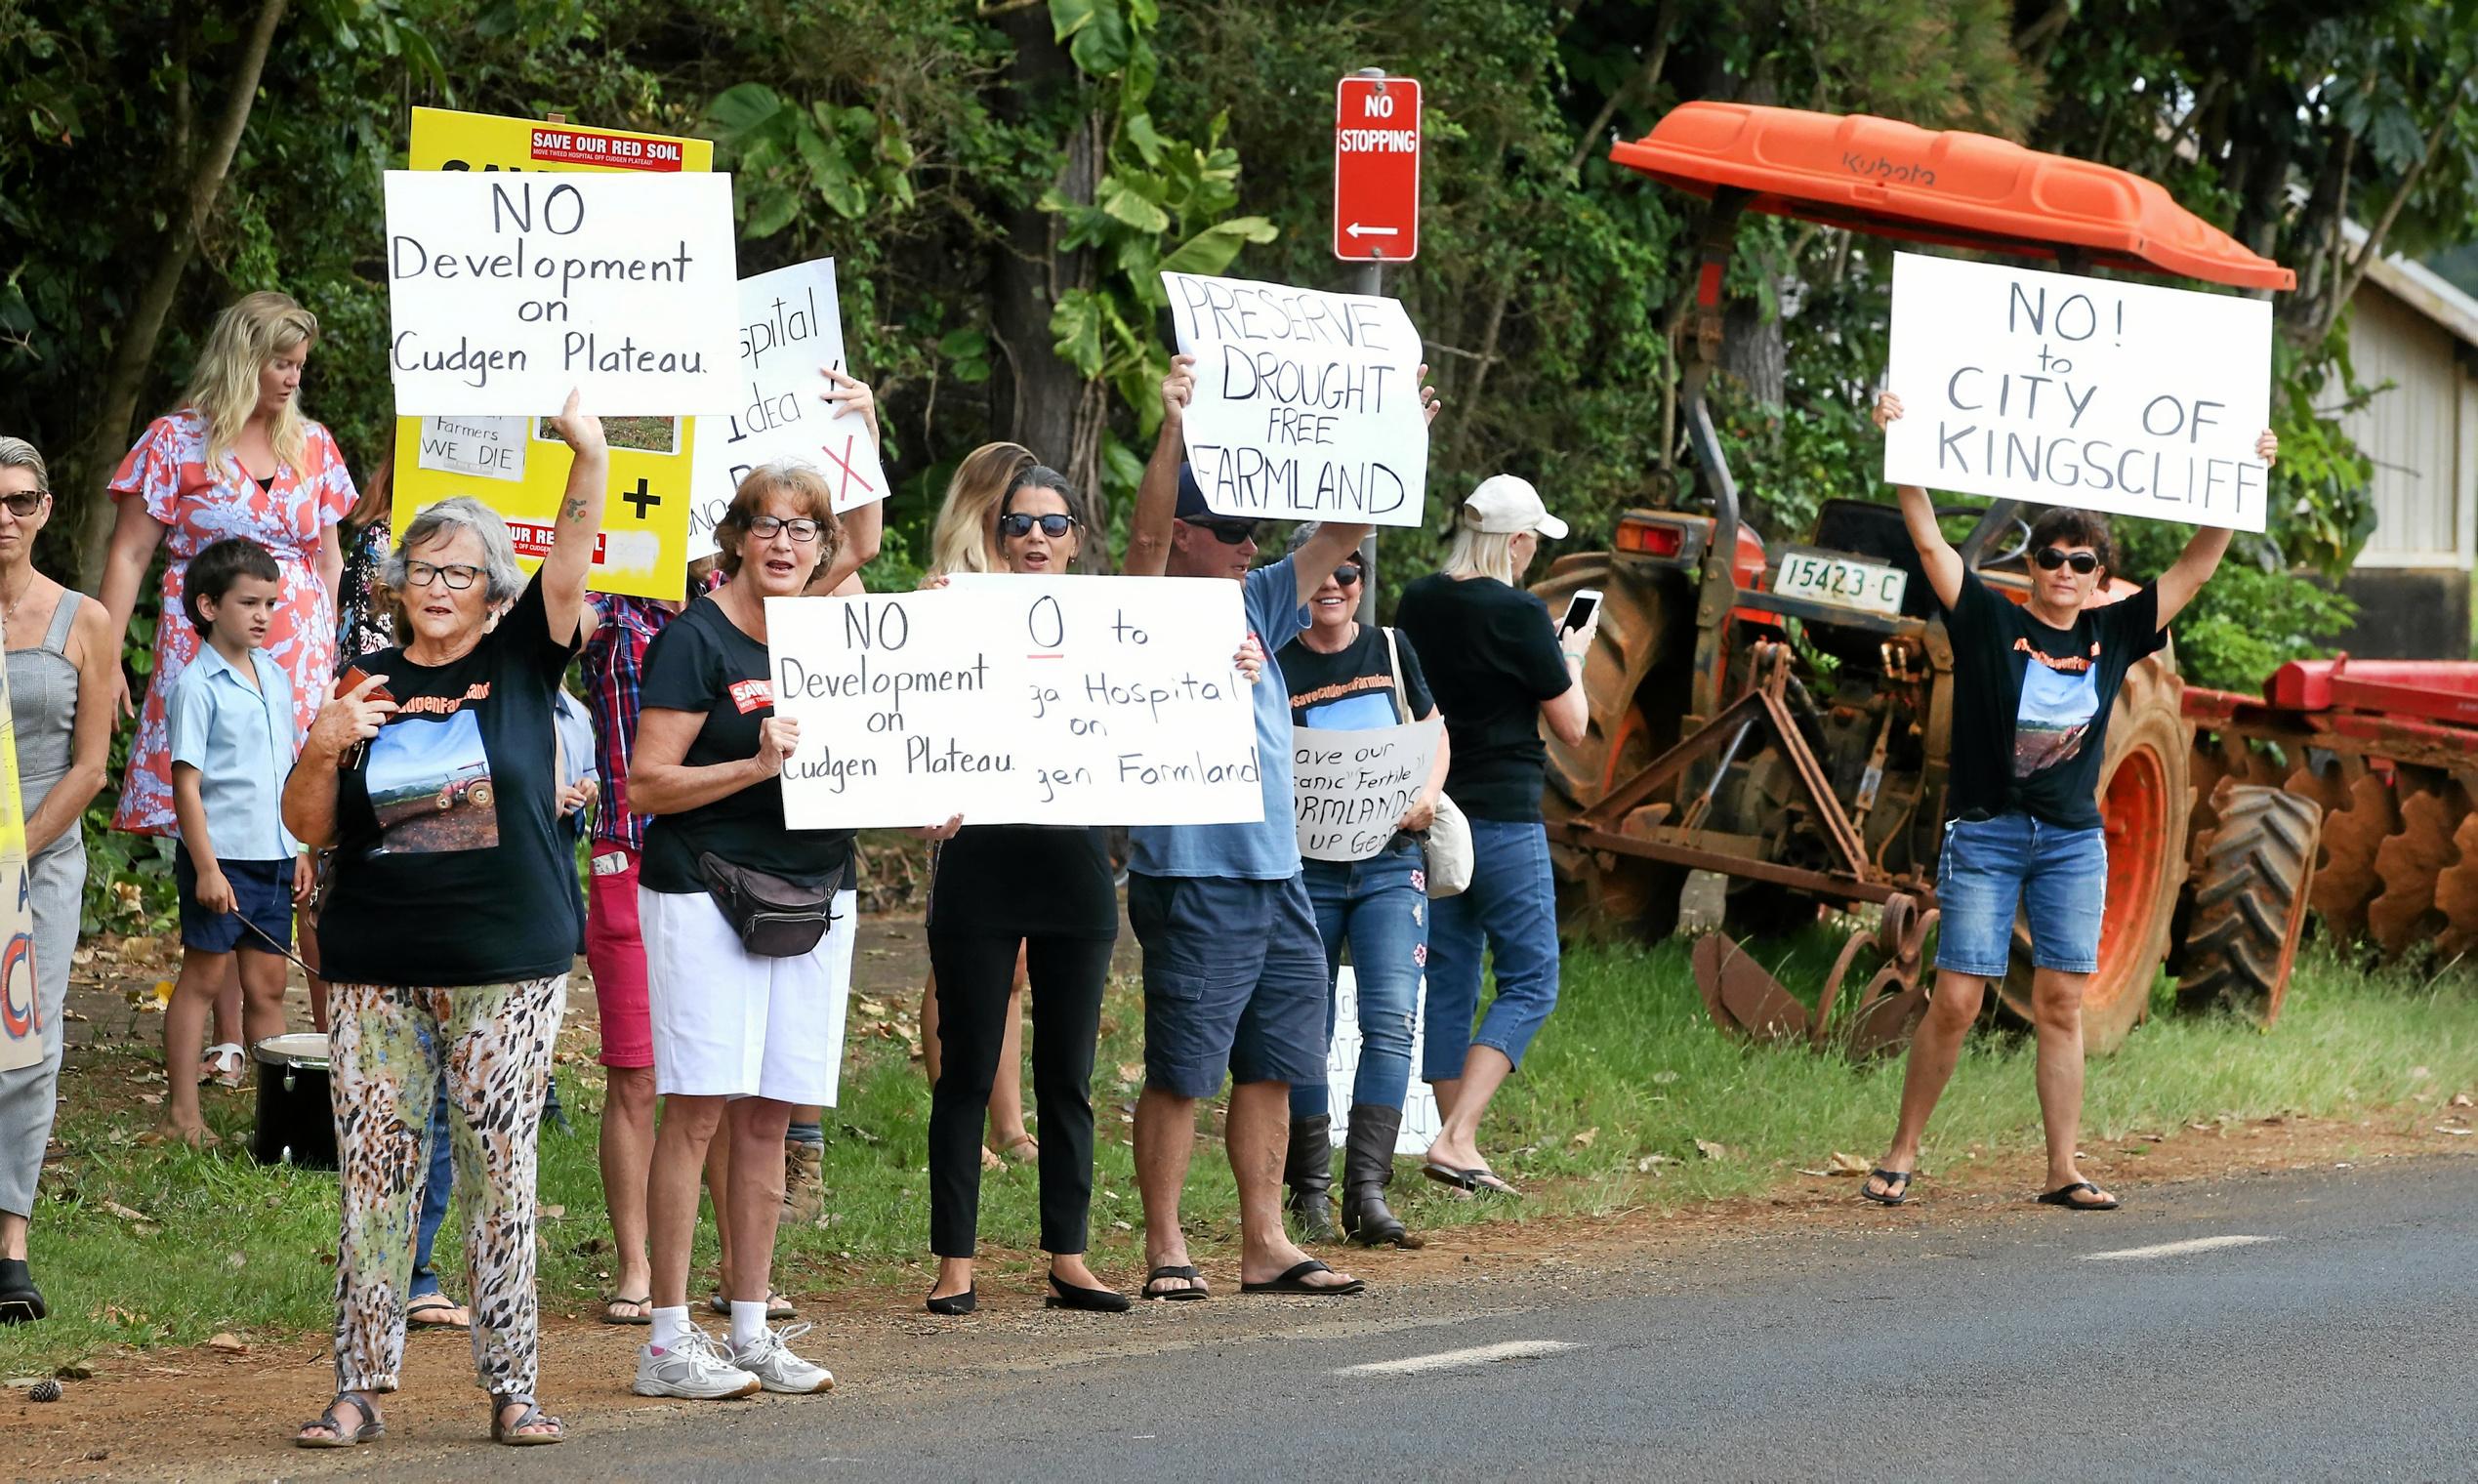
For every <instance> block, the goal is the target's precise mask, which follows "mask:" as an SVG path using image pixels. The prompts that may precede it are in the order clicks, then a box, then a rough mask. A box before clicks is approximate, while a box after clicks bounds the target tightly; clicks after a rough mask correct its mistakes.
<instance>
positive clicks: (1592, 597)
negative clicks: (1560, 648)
mask: <svg viewBox="0 0 2478 1484" xmlns="http://www.w3.org/2000/svg"><path fill="white" fill-rule="evenodd" d="M1599 611H1600V590H1599V589H1598V588H1577V589H1576V590H1575V596H1574V597H1572V598H1567V599H1566V616H1565V617H1564V618H1561V619H1559V620H1558V621H1557V632H1558V633H1560V634H1577V633H1580V632H1582V630H1583V628H1584V626H1585V625H1587V624H1589V623H1590V622H1591V615H1593V614H1594V613H1597V612H1599Z"/></svg>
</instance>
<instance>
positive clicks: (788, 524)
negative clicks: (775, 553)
mask: <svg viewBox="0 0 2478 1484" xmlns="http://www.w3.org/2000/svg"><path fill="white" fill-rule="evenodd" d="M818 530H819V526H818V524H817V522H816V521H814V520H811V519H809V518H808V517H807V516H805V515H795V516H794V517H792V518H791V519H789V520H786V519H784V518H783V517H782V516H780V515H756V516H752V517H751V518H750V520H749V534H750V535H752V536H755V537H756V538H757V539H758V540H760V541H771V540H773V539H774V538H775V535H776V534H777V533H778V532H779V533H781V534H785V535H788V536H790V537H791V538H792V539H793V540H794V541H797V542H799V543H801V544H802V545H803V546H806V545H807V544H808V543H810V542H812V541H815V540H816V539H817V532H818Z"/></svg>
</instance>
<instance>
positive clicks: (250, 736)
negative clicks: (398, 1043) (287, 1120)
mask: <svg viewBox="0 0 2478 1484" xmlns="http://www.w3.org/2000/svg"><path fill="white" fill-rule="evenodd" d="M283 578H284V574H283V572H282V570H281V569H280V568H278V567H277V566H276V565H275V558H274V557H273V556H270V555H268V551H267V549H266V548H265V547H263V546H260V545H259V544H258V543H257V542H255V541H251V540H248V539H246V538H244V537H237V536H236V537H233V538H231V539H229V540H225V541H219V542H217V543H215V544H214V545H213V546H210V547H208V548H207V549H206V550H205V551H202V552H200V553H199V554H198V555H197V556H193V557H191V558H190V559H189V574H188V586H187V588H186V591H185V592H184V594H183V596H182V605H183V606H184V607H185V608H186V610H187V612H188V616H189V622H190V624H191V625H192V626H194V627H195V628H196V629H197V631H198V633H199V634H200V635H201V636H202V637H203V638H204V639H206V643H205V644H204V645H203V646H202V647H201V648H200V649H199V650H198V657H197V658H196V659H195V660H194V661H192V662H191V663H190V665H189V668H188V669H186V670H185V671H183V672H182V673H181V679H180V680H178V681H176V682H175V683H174V685H173V687H172V696H171V701H170V704H169V705H168V706H167V707H166V708H165V711H166V720H167V725H168V727H169V730H170V752H171V755H172V801H173V812H174V815H175V817H176V818H177V819H178V820H179V821H180V825H181V850H180V853H179V855H178V856H177V857H176V858H175V859H174V861H173V877H174V880H175V881H176V882H177V883H178V884H179V886H180V888H181V977H180V980H179V981H178V982H177V983H175V984H174V986H173V990H172V1004H171V1005H170V1006H169V1007H168V1009H167V1011H166V1013H165V1015H164V1027H163V1040H164V1072H165V1075H166V1076H167V1077H168V1078H169V1079H170V1080H171V1084H172V1091H171V1095H170V1097H169V1099H168V1106H167V1107H166V1109H165V1113H164V1127H163V1129H162V1131H161V1134H160V1135H159V1137H160V1138H162V1139H179V1140H181V1141H183V1142H185V1143H188V1144H193V1145H201V1146H204V1145H212V1144H214V1143H215V1142H217V1139H216V1136H215V1135H214V1134H211V1133H209V1132H208V1131H207V1127H206V1123H205V1121H204V1120H203V1119H202V1118H201V1117H200V1116H199V1114H198V1058H199V1056H200V1054H201V1052H202V1051H203V1043H204V1040H205V1037H206V1018H207V1012H208V1010H209V1009H210V1008H211V1007H212V1006H213V1004H214V1002H215V996H216V991H217V990H219V989H220V988H222V987H223V986H224V984H225V983H226V982H227V978H228V977H229V975H230V974H231V973H232V972H233V969H234V968H235V962H234V955H235V954H236V953H237V954H238V965H237V967H238V969H239V971H240V978H241V995H242V1011H241V1024H242V1028H243V1031H244V1033H245V1035H246V1037H247V1039H248V1041H249V1043H250V1044H251V1045H253V1046H255V1045H256V1044H257V1043H258V1042H260V1041H262V1040H264V1039H266V1038H267V1037H268V1036H278V1035H281V1034H283V1030H284V955H285V954H286V953H288V952H289V951H290V950H291V948H292V945H293V907H294V904H295V903H296V902H298V901H301V900H303V899H304V898H306V897H307V896H308V895H309V891H310V862H309V859H308V858H307V857H306V856H304V855H303V854H302V853H301V846H300V845H298V844H297V843H296V842H295V841H294V840H293V838H292V837H291V836H290V835H287V834H286V833H284V826H283V822H282V819H281V817H280V808H279V802H280V800H281V797H282V794H283V788H284V775H285V774H286V773H288V772H290V771H291V770H292V765H293V756H294V754H295V753H296V752H297V751H299V749H300V745H301V738H300V737H299V736H297V735H296V734H295V733H294V729H293V693H292V683H291V681H289V680H286V679H285V676H284V667H283V666H281V665H279V664H277V663H276V662H275V661H274V660H272V659H270V658H268V655H267V653H266V645H267V635H268V623H269V621H270V620H271V619H272V618H273V616H274V612H275V605H276V603H277V601H278V600H279V598H281V595H282V591H283Z"/></svg>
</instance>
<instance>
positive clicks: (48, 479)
mask: <svg viewBox="0 0 2478 1484" xmlns="http://www.w3.org/2000/svg"><path fill="white" fill-rule="evenodd" d="M0 469H31V470H33V471H34V492H35V493H36V494H38V495H48V494H50V493H51V492H52V471H51V470H50V469H49V468H48V467H46V466H45V464H44V462H43V454H42V451H41V450H39V449H37V448H36V447H35V446H34V445H33V444H32V443H29V442H27V441H26V440H25V439H23V438H7V437H0Z"/></svg>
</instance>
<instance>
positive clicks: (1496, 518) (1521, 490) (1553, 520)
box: [1463, 474, 1566, 541]
mask: <svg viewBox="0 0 2478 1484" xmlns="http://www.w3.org/2000/svg"><path fill="white" fill-rule="evenodd" d="M1463 509H1464V513H1465V514H1464V517H1463V518H1464V520H1465V521H1466V523H1467V524H1470V525H1473V526H1477V527H1478V528H1479V529H1481V530H1483V531H1488V532H1492V533H1495V534H1500V535H1511V534H1513V533H1515V532H1517V531H1538V532H1540V533H1541V534H1542V535H1544V536H1547V537H1548V538H1549V540H1551V541H1555V540H1557V539H1558V538H1560V537H1562V536H1564V535H1565V534H1566V522H1565V521H1563V520H1560V519H1558V518H1557V517H1556V516H1555V515H1550V514H1549V507H1548V506H1546V505H1543V504H1541V500H1540V491H1539V490H1536V489H1534V488H1532V481H1531V480H1529V479H1525V478H1522V477H1520V476H1519V475H1515V474H1491V475H1489V476H1488V477H1487V478H1485V479H1482V480H1481V481H1480V487H1479V488H1477V489H1475V490H1473V491H1471V494H1470V497H1469V498H1467V499H1466V500H1465V501H1464V502H1463Z"/></svg>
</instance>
